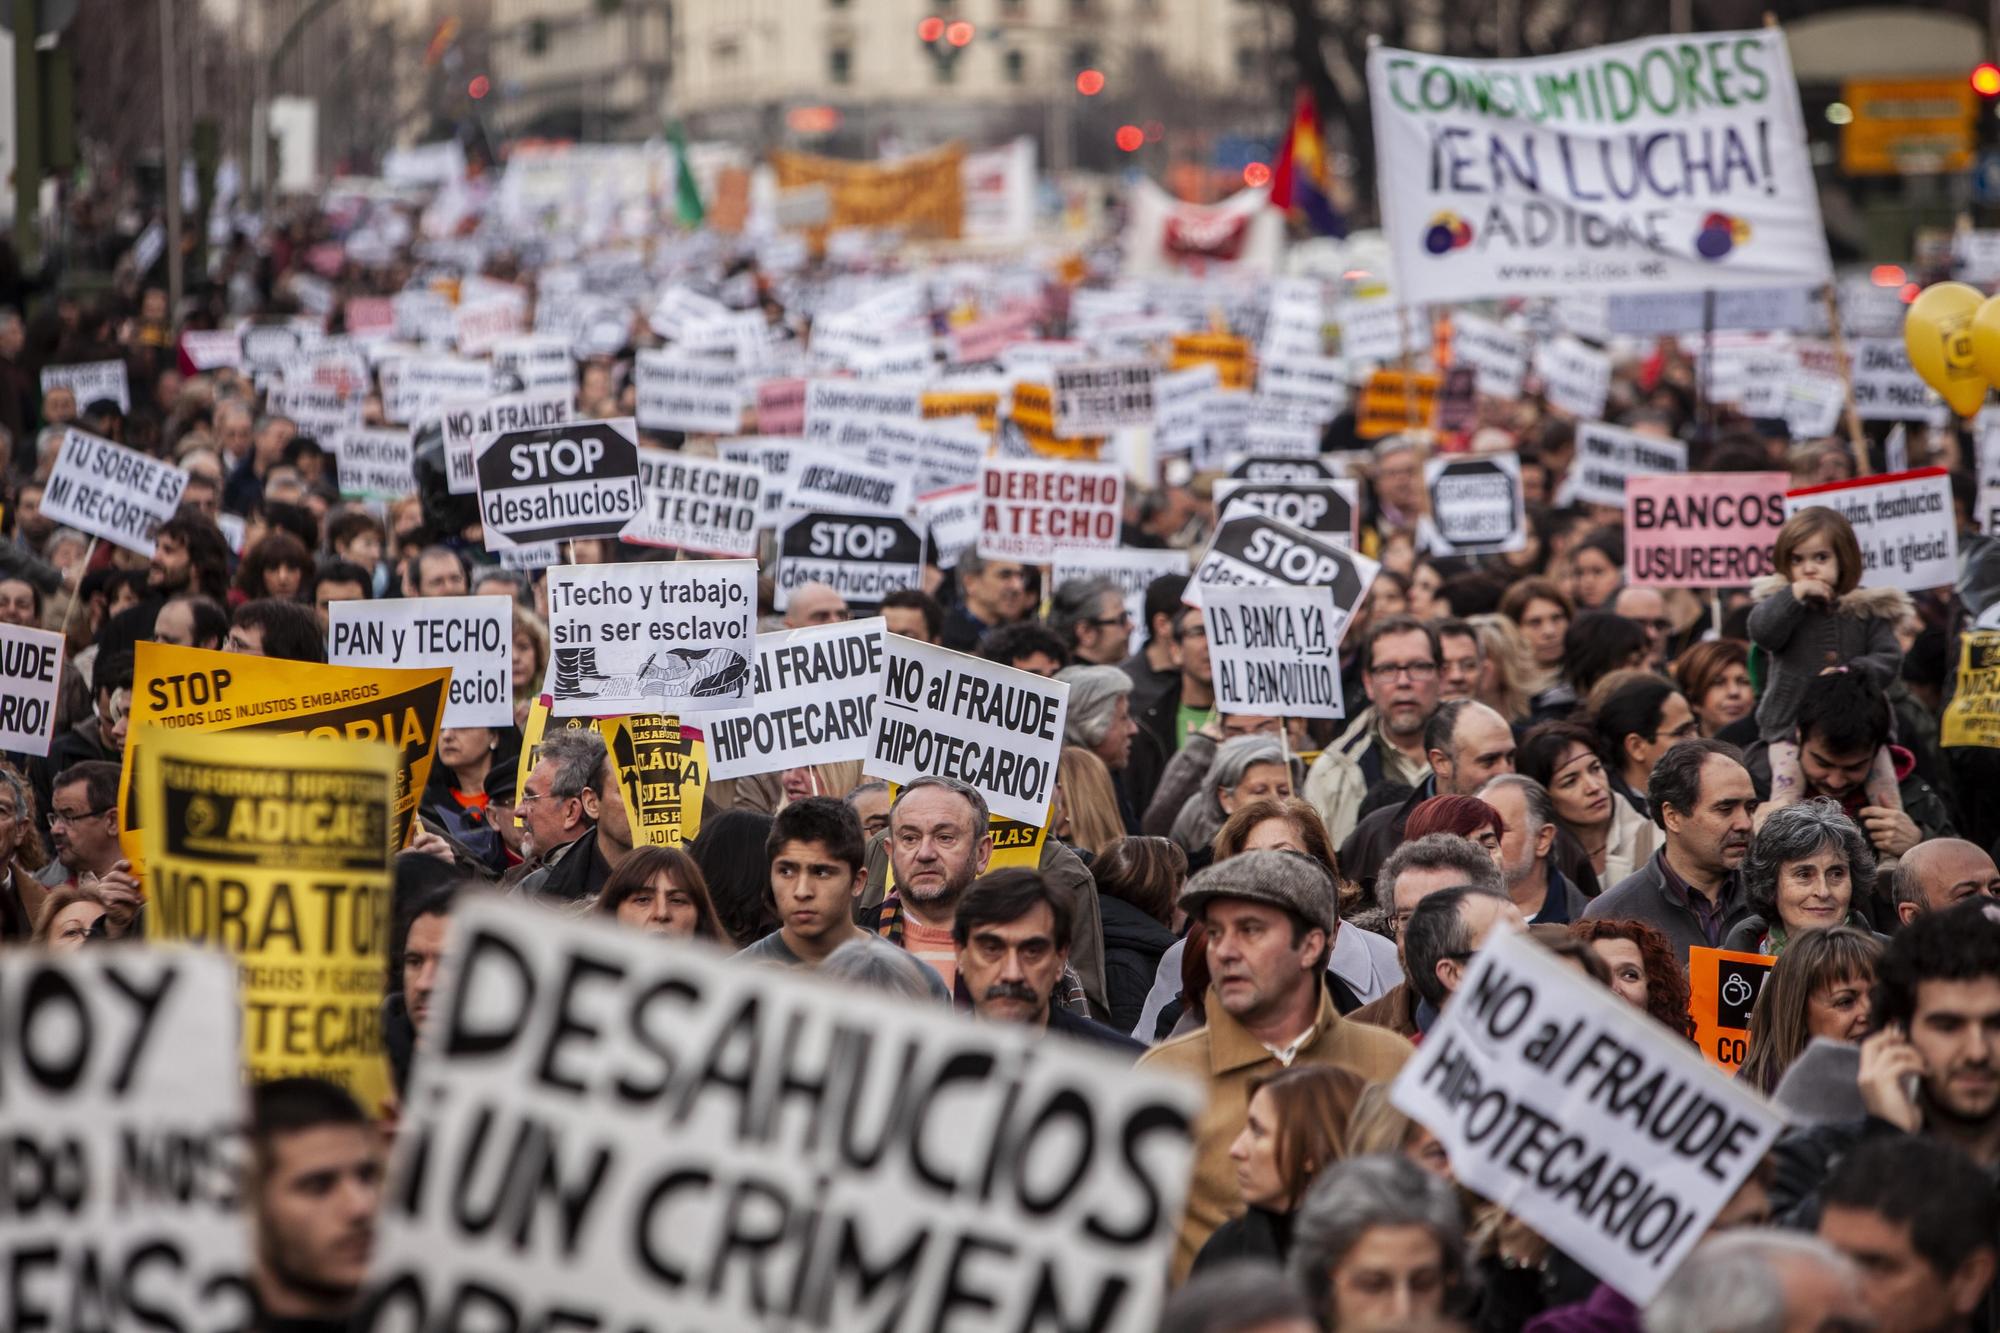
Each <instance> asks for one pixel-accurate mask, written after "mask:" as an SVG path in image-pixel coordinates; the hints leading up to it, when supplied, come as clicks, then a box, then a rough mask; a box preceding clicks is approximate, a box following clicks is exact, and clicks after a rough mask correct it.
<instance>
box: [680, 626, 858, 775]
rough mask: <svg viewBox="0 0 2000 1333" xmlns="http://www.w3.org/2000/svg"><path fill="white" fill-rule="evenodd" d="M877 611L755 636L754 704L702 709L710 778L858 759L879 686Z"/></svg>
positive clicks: (703, 732) (702, 726)
mask: <svg viewBox="0 0 2000 1333" xmlns="http://www.w3.org/2000/svg"><path fill="white" fill-rule="evenodd" d="M883 633H884V627H883V622H882V618H881V617H880V616H874V617H870V618H869V619H866V620H850V621H847V622H845V623H844V624H838V625H812V626H809V627H807V628H805V629H795V630H787V631H785V632H784V633H782V634H759V635H758V636H757V663H756V666H755V668H754V672H755V674H754V677H753V684H754V686H755V689H756V692H757V702H756V703H755V704H754V705H753V706H752V707H749V708H738V709H732V710H730V711H729V712H726V713H706V712H704V713H702V714H701V719H700V720H701V729H702V734H703V735H704V736H706V737H707V738H708V776H709V777H710V778H711V779H712V780H720V779H723V778H740V777H747V776H749V775H751V774H753V773H772V772H776V771H778V770H780V769H786V768H800V767H803V766H805V765H807V764H837V763H842V762H844V761H846V760H850V759H866V758H867V757H868V747H869V745H870V743H871V742H872V741H873V740H874V737H875V699H876V696H878V695H879V694H880V693H881V692H882V635H883Z"/></svg>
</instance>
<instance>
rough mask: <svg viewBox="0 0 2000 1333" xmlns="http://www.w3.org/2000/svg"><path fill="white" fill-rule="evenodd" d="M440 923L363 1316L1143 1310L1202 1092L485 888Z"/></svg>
mask: <svg viewBox="0 0 2000 1333" xmlns="http://www.w3.org/2000/svg"><path fill="white" fill-rule="evenodd" d="M451 932H452V933H451V937H450V940H449V942H448V943H447V946H446V951H447V955H448V956H449V957H450V958H452V959H453V960H454V962H455V965H454V966H453V967H451V968H448V969H447V972H446V980H445V983H444V985H443V987H442V988H441V990H440V993H439V994H438V996H437V997H436V998H435V1000H434V1003H433V1007H432V1011H431V1025H430V1027H429V1029H428V1031H427V1032H426V1052H425V1057H424V1058H423V1059H422V1060H420V1061H418V1062H417V1065H416V1069H415V1071H414V1073H413V1075H412V1079H411V1086H410V1092H409V1097H408V1098H407V1100H406V1103H405V1105H406V1107H407V1109H406V1110H405V1112H404V1117H403V1121H402V1124H401V1127H400V1130H399V1132H398V1134H397V1141H396V1151H397V1158H396V1161H395V1163H394V1166H393V1171H392V1177H393V1178H394V1179H395V1180H397V1181H398V1182H399V1185H398V1188H397V1190H396V1193H395V1196H394V1198H393V1199H392V1200H391V1202H390V1204H389V1206H388V1207H387V1209H386V1210H385V1213H384V1215H383V1218H382V1223H381V1230H382V1234H381V1238H380V1244H379V1246H378V1249H377V1253H378V1255H379V1256H380V1257H379V1259H378V1262H377V1265H376V1272H375V1282H374V1284H373V1288H372V1290H371V1292H370V1293H369V1294H368V1295H367V1297H366V1298H365V1299H364V1300H363V1302H362V1307H361V1310H360V1312H359V1313H358V1315H357V1317H356V1320H355V1324H354V1327H355V1328H356V1329H357V1330H360V1331H361V1333H390V1331H391V1330H406V1329H416V1328H439V1327H447V1326H449V1327H460V1328H470V1327H473V1326H474V1325H475V1324H476V1325H477V1326H478V1327H482V1328H487V1327H490V1328H494V1329H550V1330H553V1329H556V1328H578V1329H585V1328H597V1329H663V1330H664V1329H670V1328H672V1329H717V1330H722V1329H752V1328H779V1327H784V1328H820V1329H864V1328H865V1329H881V1330H898V1331H900V1330H909V1331H911V1333H914V1331H915V1330H919V1329H942V1328H947V1327H953V1328H972V1327H979V1328H994V1329H1000V1328H1007V1329H1015V1328H1019V1329H1028V1328H1038V1327H1040V1328H1054V1327H1062V1328H1090V1329H1094V1330H1101V1331H1102V1333H1151V1330H1152V1329H1154V1328H1155V1327H1156V1326H1157V1322H1158V1315H1159V1306H1160V1302H1161V1300H1162V1298H1163V1296H1164V1293H1165V1287H1166V1284H1165V1278H1166V1260H1167V1251H1168V1248H1169V1246H1170V1245H1171V1243H1172V1240H1173V1235H1174V1230H1175V1226H1176V1224H1177V1222H1178V1219H1179V1216H1180V1209H1181V1204H1182V1201H1183V1199H1184V1198H1185V1196H1186V1191H1187V1183H1188V1178H1189V1164H1190V1157H1191V1154H1190V1138H1189V1125H1190V1123H1191V1121H1192V1118H1193V1116H1194V1115H1195V1113H1196V1112H1197V1110H1198V1109H1199V1107H1200V1104H1201V1093H1200V1090H1199V1088H1197V1087H1195V1086H1193V1085H1191V1084H1188V1083H1186V1082H1184V1081H1181V1080H1178V1079H1172V1078H1168V1077H1165V1076H1162V1075H1158V1074H1155V1073H1150V1072H1146V1071H1138V1070H1133V1069H1131V1068H1129V1067H1126V1066H1124V1065H1122V1064H1121V1063H1120V1062H1118V1061H1113V1060H1106V1059H1104V1058H1102V1057H1101V1056H1099V1055H1097V1054H1096V1053H1094V1052H1093V1051H1090V1050H1088V1049H1086V1048H1085V1047H1083V1046H1081V1045H1073V1044H1071V1043H1068V1042H1065V1041H1062V1040H1059V1039H1047V1038H1043V1037H1041V1036H1040V1034H1038V1033H1032V1032H1030V1030H1029V1029H1028V1028H1026V1027H1025V1026H1021V1025H1016V1024H1011V1023H978V1022H974V1021H972V1020H971V1019H970V1018H968V1017H966V1016H963V1015H959V1014H954V1013H952V1012H950V1011H948V1010H946V1009H944V1008H941V1007H935V1006H930V1005H918V1004H911V1003H909V1002H907V1001H904V1000H901V999H897V998H894V997H891V996H887V995H883V994H878V993H875V992H873V991H869V990H864V989H861V988H858V987H848V986H842V985H839V984H837V983H835V982H833V981H830V980H827V979H823V978H819V977H816V976H813V975H812V974H810V973H808V972H804V971H791V970H788V969H783V968H766V967H745V966H743V965H742V964H740V963H732V962H729V961H728V960H726V959H724V958H723V957H722V956H721V955H719V954H715V953H713V952H711V951H709V950H707V949H705V948H703V947H701V946H700V945H699V944H698V943H696V942H692V941H678V940H663V939H660V938H658V937H656V936H650V935H645V934H641V933H639V932H634V931H626V930H620V929H617V928H616V927H614V926H611V925H609V924H607V923H604V922H602V921H596V920H579V919H575V918H572V917H566V916H562V915H558V914H556V913H554V912H551V911H548V910H547V909H544V908H540V907H537V906H534V905H531V904H525V903H520V902H508V901H505V900H502V899H500V898H498V897H489V896H482V895H475V896H474V897H473V898H472V899H471V900H468V901H466V902H464V903H462V905H461V906H460V907H459V908H458V909H457V910H455V911H454V912H453V913H452V920H451ZM510 1179H511V1180H513V1181H516V1182H519V1183H521V1185H522V1187H521V1188H518V1189H515V1188H506V1189H502V1188H497V1187H496V1185H497V1183H498V1182H503V1181H506V1180H510ZM974 1312H978V1313H976V1314H975V1313H974ZM468 1321H469V1322H468Z"/></svg>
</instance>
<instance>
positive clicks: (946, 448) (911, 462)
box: [862, 417, 988, 495]
mask: <svg viewBox="0 0 2000 1333" xmlns="http://www.w3.org/2000/svg"><path fill="white" fill-rule="evenodd" d="M872 426H873V430H872V433H871V437H870V440H869V442H868V444H867V445H866V446H864V448H863V450H862V457H863V458H865V459H866V460H867V461H868V462H869V463H872V464H874V465H875V466H876V467H882V468H887V469H889V470H890V471H891V472H908V473H910V474H911V475H912V476H914V477H915V478H916V488H917V493H918V494H919V495H924V494H928V493H930V492H931V491H942V490H949V489H950V488H951V487H953V486H965V485H969V484H970V483H972V482H975V481H977V480H978V479H979V462H980V460H981V459H983V458H985V457H986V446H987V443H988V436H987V433H986V432H985V431H983V430H981V429H980V428H979V423H978V422H976V421H974V420H972V419H971V418H969V417H936V418H932V419H930V420H907V419H905V418H902V417H877V418H875V420H874V421H873V423H872Z"/></svg>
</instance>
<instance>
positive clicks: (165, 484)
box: [42, 426, 188, 557]
mask: <svg viewBox="0 0 2000 1333" xmlns="http://www.w3.org/2000/svg"><path fill="white" fill-rule="evenodd" d="M187 481H188V474H187V473H185V472H183V471H181V470H180V469H179V468H177V467H174V466H172V465H171V464H167V463H163V462H161V461H160V460H159V459H157V458H153V457H151V456H150V455H147V454H142V453H140V452H139V451H138V450H136V449H127V448H126V447H125V446H124V445H122V444H113V443H112V442H111V441H109V440H104V439H99V438H98V437H97V436H95V435H92V434H90V433H88V432H87V431H80V430H77V429H76V428H75V427H73V426H72V427H71V428H70V429H68V430H66V431H64V432H63V439H62V446H61V448H60V449H59V450H58V452H57V454H56V465H55V470H54V471H52V472H51V473H50V474H49V479H48V484H47V485H46V486H44V487H43V489H42V513H44V514H46V515H47V516H48V517H49V518H50V519H51V520H53V521H54V522H57V523H62V524H66V525H68V526H69V527H72V528H75V529H77V530H78V531H80V532H87V533H89V534H90V535H91V536H93V537H102V538H103V539H104V540H105V541H108V542H111V543H113V544H114V545H118V546H122V547H124V548H125V549H126V550H128V551H136V552H138V553H139V554H140V555H143V556H148V557H150V556H151V555H152V554H153V534H154V532H156V531H158V529H159V526H160V524H162V523H164V522H166V521H167V520H168V519H170V518H172V517H173V516H174V510H175V509H177V508H178V507H179V506H180V502H181V491H182V489H183V488H184V487H186V485H187Z"/></svg>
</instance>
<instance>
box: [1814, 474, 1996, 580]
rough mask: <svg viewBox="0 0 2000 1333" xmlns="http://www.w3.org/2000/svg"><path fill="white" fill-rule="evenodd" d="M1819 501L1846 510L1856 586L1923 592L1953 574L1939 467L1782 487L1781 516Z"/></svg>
mask: <svg viewBox="0 0 2000 1333" xmlns="http://www.w3.org/2000/svg"><path fill="white" fill-rule="evenodd" d="M1813 505H1820V506H1823V507H1825V508H1827V509H1832V510H1836V511H1837V512H1839V513H1841V514H1844V515H1846V516H1847V521H1848V522H1849V523H1851V524H1853V525H1854V536H1855V539H1856V540H1857V541H1859V542H1860V544H1861V567H1862V572H1861V586H1862V587H1864V588H1901V589H1902V590H1903V591H1904V592H1924V591H1926V590H1927V589H1930V588H1947V587H1950V586H1951V585H1952V583H1953V582H1954V581H1956V579H1957V578H1958V527H1957V525H1956V524H1955V523H1953V521H1952V506H1951V474H1950V473H1949V472H1947V471H1946V470H1945V469H1944V468H1941V467H1927V468H1918V469H1917V470H1916V471H1914V472H1892V473H1889V474H1887V475H1885V476H1879V477H1863V478H1860V479H1859V480H1856V481H1835V482H1828V483H1827V484H1826V485H1824V486H1806V487H1803V488H1801V489H1799V490H1795V491H1787V492H1785V517H1787V518H1790V517H1791V516H1792V515H1793V514H1796V513H1798V512H1799V510H1801V509H1805V508H1809V507H1811V506H1813Z"/></svg>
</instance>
